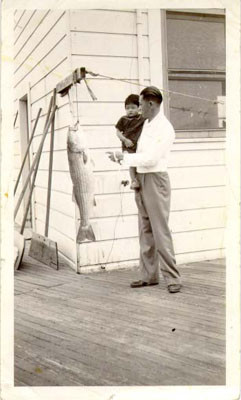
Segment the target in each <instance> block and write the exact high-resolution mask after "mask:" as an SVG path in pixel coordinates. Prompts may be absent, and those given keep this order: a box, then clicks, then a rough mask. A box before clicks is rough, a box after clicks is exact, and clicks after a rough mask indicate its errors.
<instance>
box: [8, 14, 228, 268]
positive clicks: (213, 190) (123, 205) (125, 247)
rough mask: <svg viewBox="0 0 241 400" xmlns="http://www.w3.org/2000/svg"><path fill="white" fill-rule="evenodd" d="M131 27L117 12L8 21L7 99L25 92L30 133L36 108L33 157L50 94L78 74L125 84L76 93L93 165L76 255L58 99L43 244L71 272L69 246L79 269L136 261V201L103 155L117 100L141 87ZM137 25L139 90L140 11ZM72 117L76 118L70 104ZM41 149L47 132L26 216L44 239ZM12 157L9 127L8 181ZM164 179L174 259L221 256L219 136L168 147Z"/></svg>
mask: <svg viewBox="0 0 241 400" xmlns="http://www.w3.org/2000/svg"><path fill="white" fill-rule="evenodd" d="M68 15H69V16H70V20H69V21H67V19H68ZM136 19H137V16H136V11H135V10H117V9H116V10H110V9H108V10H107V9H106V10H104V9H102V10H94V9H90V10H84V9H79V10H70V12H69V13H67V12H65V11H64V10H60V9H59V10H57V9H56V10H26V11H22V10H18V11H17V12H16V13H15V21H16V28H15V40H16V43H15V49H14V54H15V69H16V71H15V77H14V84H15V99H16V100H17V101H18V99H19V98H20V97H22V96H23V95H24V94H25V93H23V87H24V88H26V87H27V85H30V90H31V126H33V124H34V121H35V118H36V115H37V113H38V110H39V108H40V107H42V108H43V111H42V116H41V117H40V119H39V123H38V126H37V129H36V133H35V138H34V140H33V145H32V148H31V152H32V153H33V155H35V154H36V151H37V149H38V146H39V144H40V140H41V137H42V133H43V127H44V124H45V119H46V113H47V109H48V104H49V101H50V97H51V95H52V91H53V89H54V87H56V85H57V83H58V82H59V81H60V80H62V79H64V78H65V77H66V76H67V75H68V74H69V73H70V71H71V70H72V69H75V68H77V67H85V68H86V69H87V70H90V71H93V72H95V73H99V74H102V75H106V76H110V77H114V78H118V79H126V80H131V82H132V84H131V83H128V84H127V83H124V82H119V81H115V80H110V79H108V78H102V77H94V78H93V77H90V76H87V77H88V82H89V85H90V87H91V89H92V90H93V92H94V94H95V95H96V97H97V101H95V102H94V101H93V100H92V99H91V97H90V95H89V92H88V90H87V88H86V86H85V84H84V83H83V82H82V83H81V85H78V108H79V115H80V124H81V125H83V128H84V130H85V133H86V137H87V143H88V147H89V148H90V155H91V158H92V160H93V171H94V172H93V179H94V182H95V200H96V206H95V207H93V210H92V214H91V224H92V225H93V229H94V231H95V234H96V239H97V241H96V242H93V243H83V244H81V245H80V246H77V247H76V242H75V238H76V222H77V224H78V221H75V203H74V202H73V201H72V181H71V177H70V174H69V167H68V160H67V150H66V141H67V132H68V125H69V124H70V123H71V116H70V112H69V104H68V98H67V96H65V97H60V96H59V95H57V105H58V110H57V112H56V118H55V140H54V149H55V152H54V164H53V176H52V193H51V209H50V230H49V237H50V238H51V239H52V240H56V241H57V243H58V248H59V250H60V252H61V253H62V254H63V255H64V256H65V257H66V258H67V259H68V260H70V261H71V263H72V266H73V267H74V264H75V259H76V251H77V248H78V249H79V255H80V264H81V265H82V266H84V267H88V266H94V265H101V264H102V263H106V262H108V264H111V263H114V264H116V265H119V264H121V263H122V265H124V264H128V263H133V262H136V263H138V257H139V244H138V238H137V235H138V232H137V208H136V204H135V201H134V193H133V191H131V190H130V187H129V185H128V186H126V187H124V186H123V185H122V184H121V181H122V180H125V179H127V180H130V177H129V171H128V169H124V168H120V167H119V166H118V165H116V164H114V163H112V162H111V161H110V160H109V159H108V157H107V155H106V151H108V150H109V149H113V150H116V149H120V142H119V140H118V138H117V137H116V135H115V124H116V122H117V121H118V119H119V118H120V117H121V116H122V115H123V114H124V113H125V110H124V100H125V98H126V97H127V96H128V95H129V94H130V93H139V90H140V87H139V86H138V85H136V84H137V83H138V80H139V68H138V53H137V51H138V46H137V26H136V22H137V21H136ZM142 22H143V24H142V39H143V58H142V70H143V76H144V83H145V84H146V85H149V84H150V82H151V81H150V59H149V36H148V13H147V12H144V13H142ZM21 23H22V24H21ZM68 26H69V32H68V28H67V27H68ZM160 51H161V49H160ZM70 54H71V60H70V59H69V55H70ZM24 90H25V89H24ZM16 108H17V107H16ZM74 109H75V114H76V112H77V102H76V101H75V102H74ZM49 142H50V134H48V135H47V137H46V141H45V144H44V149H43V154H42V157H41V162H40V170H39V171H38V174H37V179H36V185H35V210H34V211H35V213H34V215H35V219H36V229H37V232H39V233H41V234H43V233H44V222H45V213H46V196H47V184H48V163H49ZM19 154H20V149H19V128H18V124H17V125H16V129H15V134H14V162H15V170H14V178H15V179H16V172H17V171H18V168H19V167H20V156H19ZM169 175H170V180H171V186H172V199H171V215H170V228H171V229H172V231H173V239H174V246H175V251H176V255H177V261H178V262H186V261H187V260H188V261H195V260H204V259H205V258H206V257H210V258H214V257H216V256H217V257H218V256H222V255H223V249H224V247H225V246H224V231H225V229H224V227H225V224H226V215H225V205H226V189H225V183H226V169H225V141H224V140H223V139H219V138H215V139H207V138H203V139H181V140H176V141H175V143H174V146H173V150H172V152H171V155H170V159H169ZM17 195H18V193H17ZM21 212H22V210H20V212H19V216H18V217H19V218H20V216H21ZM122 215H123V216H122ZM117 218H118V219H117ZM113 239H114V240H113Z"/></svg>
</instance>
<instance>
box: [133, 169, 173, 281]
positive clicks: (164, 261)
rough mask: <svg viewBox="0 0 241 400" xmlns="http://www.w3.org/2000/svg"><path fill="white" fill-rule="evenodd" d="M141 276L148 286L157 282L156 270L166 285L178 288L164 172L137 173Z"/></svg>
mask: <svg viewBox="0 0 241 400" xmlns="http://www.w3.org/2000/svg"><path fill="white" fill-rule="evenodd" d="M137 178H138V181H139V183H140V190H139V191H136V194H135V199H136V204H137V207H138V221H139V241H140V272H141V279H142V280H143V281H145V282H148V283H153V282H159V268H160V269H161V272H162V275H163V277H164V279H165V282H166V285H167V286H168V285H172V284H180V283H181V282H180V274H179V271H178V269H177V266H176V260H175V254H174V248H173V242H172V236H171V232H170V229H169V226H168V219H169V213H170V198H171V187H170V181H169V176H168V173H167V172H151V173H146V174H142V173H137Z"/></svg>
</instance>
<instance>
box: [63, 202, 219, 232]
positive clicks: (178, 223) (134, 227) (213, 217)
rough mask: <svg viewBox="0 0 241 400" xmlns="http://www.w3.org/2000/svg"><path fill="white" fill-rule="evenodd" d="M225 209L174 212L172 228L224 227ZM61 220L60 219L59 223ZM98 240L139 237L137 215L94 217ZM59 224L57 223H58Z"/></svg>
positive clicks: (193, 229) (173, 230)
mask: <svg viewBox="0 0 241 400" xmlns="http://www.w3.org/2000/svg"><path fill="white" fill-rule="evenodd" d="M225 219H226V214H225V209H224V208H216V209H213V208H212V209H210V208H208V209H203V210H199V212H196V210H185V211H176V212H172V213H171V216H170V229H171V230H172V232H173V234H174V233H180V232H188V231H197V230H202V229H203V230H206V229H211V228H223V227H224V226H225V222H226V221H225ZM60 223H61V221H59V224H60ZM91 225H92V227H93V230H94V233H95V236H96V240H111V239H113V238H114V237H115V239H120V238H125V237H127V236H128V237H137V236H138V220H137V216H136V215H131V216H121V215H119V216H117V217H111V218H102V219H101V223H100V220H99V219H92V220H91ZM56 226H57V225H56Z"/></svg>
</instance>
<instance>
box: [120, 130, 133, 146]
mask: <svg viewBox="0 0 241 400" xmlns="http://www.w3.org/2000/svg"><path fill="white" fill-rule="evenodd" d="M116 135H117V136H118V138H119V139H120V140H121V141H122V142H124V143H125V145H126V147H132V146H133V142H132V141H131V140H130V139H127V138H126V137H125V136H124V135H123V134H122V132H121V131H119V129H116Z"/></svg>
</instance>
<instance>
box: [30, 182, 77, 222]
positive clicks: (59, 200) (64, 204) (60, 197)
mask: <svg viewBox="0 0 241 400" xmlns="http://www.w3.org/2000/svg"><path fill="white" fill-rule="evenodd" d="M35 199H36V202H37V203H38V204H40V205H42V206H45V205H46V202H47V188H39V187H36V188H35ZM50 207H51V210H55V211H58V212H60V213H62V214H65V215H67V216H69V217H70V218H72V219H74V218H75V203H74V202H73V201H72V194H69V193H60V192H56V191H55V190H52V191H51V201H50Z"/></svg>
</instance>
